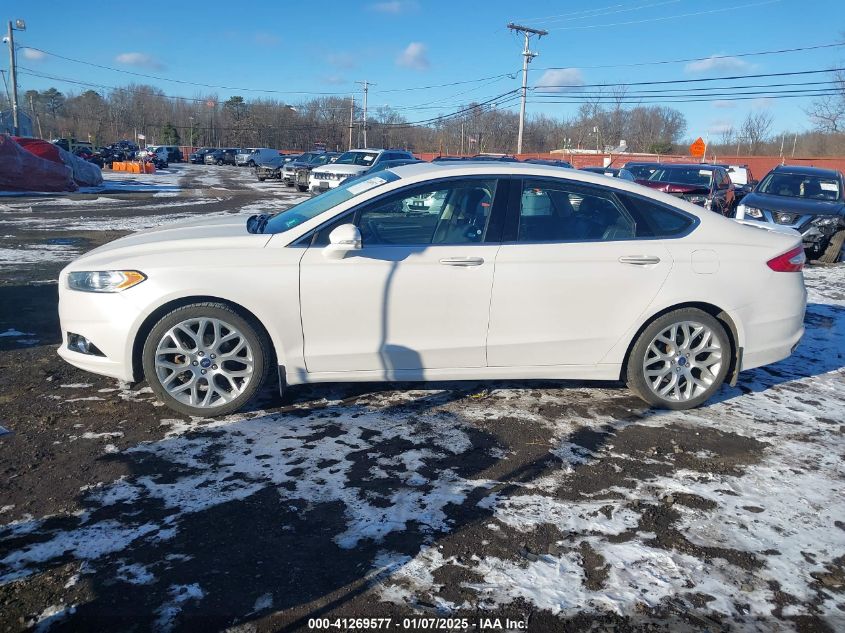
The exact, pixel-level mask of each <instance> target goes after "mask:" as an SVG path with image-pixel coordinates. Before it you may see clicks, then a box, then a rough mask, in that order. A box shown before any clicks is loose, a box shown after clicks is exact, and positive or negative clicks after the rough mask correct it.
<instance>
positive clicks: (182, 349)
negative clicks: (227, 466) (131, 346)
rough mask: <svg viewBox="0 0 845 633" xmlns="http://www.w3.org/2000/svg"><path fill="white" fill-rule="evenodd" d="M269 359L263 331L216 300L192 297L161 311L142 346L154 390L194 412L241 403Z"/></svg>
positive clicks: (227, 409)
mask: <svg viewBox="0 0 845 633" xmlns="http://www.w3.org/2000/svg"><path fill="white" fill-rule="evenodd" d="M270 363H271V351H270V344H269V341H268V340H267V336H266V334H264V332H263V331H262V330H261V328H260V327H259V326H257V325H254V324H252V323H251V322H250V321H248V320H247V319H245V318H244V317H242V316H241V315H240V314H238V313H237V312H236V311H235V310H233V309H232V308H230V307H229V306H227V305H225V304H222V303H195V304H191V305H187V306H183V307H180V308H177V309H175V310H173V311H172V312H170V313H168V314H166V315H165V316H164V317H162V318H161V319H160V320H159V321H158V323H156V324H155V325H154V326H153V329H152V330H151V331H150V333H149V335H148V336H147V339H146V342H145V343H144V348H143V352H142V364H143V368H144V376H145V378H146V379H147V382H148V383H149V385H150V387H151V388H152V390H153V392H154V393H155V394H156V396H158V398H159V399H160V400H161V401H162V402H164V403H165V404H166V405H167V406H169V407H170V408H171V409H174V410H176V411H178V412H180V413H184V414H187V415H194V416H217V415H226V414H228V413H233V412H234V411H237V410H238V409H241V408H242V407H243V406H244V405H246V404H247V403H248V402H249V401H250V400H251V399H252V398H253V397H254V396H255V395H256V394H257V393H258V391H259V389H260V388H261V385H262V383H263V382H264V380H265V379H266V377H267V373H268V371H269V367H270Z"/></svg>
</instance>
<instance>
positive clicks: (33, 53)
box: [23, 48, 47, 62]
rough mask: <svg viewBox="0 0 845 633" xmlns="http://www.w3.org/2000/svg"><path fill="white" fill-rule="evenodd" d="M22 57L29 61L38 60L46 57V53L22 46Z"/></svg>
mask: <svg viewBox="0 0 845 633" xmlns="http://www.w3.org/2000/svg"><path fill="white" fill-rule="evenodd" d="M23 58H24V59H28V60H29V61H35V62H40V61H41V60H43V59H46V58H47V53H42V52H41V51H39V50H35V49H34V48H24V49H23Z"/></svg>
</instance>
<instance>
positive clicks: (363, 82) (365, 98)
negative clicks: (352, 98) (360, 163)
mask: <svg viewBox="0 0 845 633" xmlns="http://www.w3.org/2000/svg"><path fill="white" fill-rule="evenodd" d="M355 83H356V84H361V85H362V86H364V112H363V114H362V116H363V127H364V147H367V92H369V90H370V86H375V85H376V84H374V83H370V82H369V81H367V80H366V79H365V80H364V81H356V82H355Z"/></svg>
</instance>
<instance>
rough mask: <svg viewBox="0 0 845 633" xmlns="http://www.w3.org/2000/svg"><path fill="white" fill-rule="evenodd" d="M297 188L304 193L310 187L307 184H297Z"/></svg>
mask: <svg viewBox="0 0 845 633" xmlns="http://www.w3.org/2000/svg"><path fill="white" fill-rule="evenodd" d="M296 188H297V189H299V190H300V191H302V192H303V193H304V192H306V191H308V187H306V186H305V185H297V186H296Z"/></svg>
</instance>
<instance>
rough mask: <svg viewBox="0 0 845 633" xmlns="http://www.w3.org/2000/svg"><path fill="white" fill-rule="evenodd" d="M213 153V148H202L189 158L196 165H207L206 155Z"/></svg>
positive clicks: (192, 153)
mask: <svg viewBox="0 0 845 633" xmlns="http://www.w3.org/2000/svg"><path fill="white" fill-rule="evenodd" d="M213 151H214V148H213V147H201V148H200V149H198V150H197V151H195V152H191V155H190V156H189V157H188V159H189V160H190V161H191V162H192V163H193V164H194V165H202V164H203V163H205V155H206V154H208V153H209V152H213Z"/></svg>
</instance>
